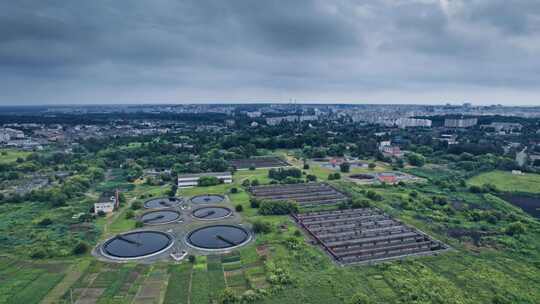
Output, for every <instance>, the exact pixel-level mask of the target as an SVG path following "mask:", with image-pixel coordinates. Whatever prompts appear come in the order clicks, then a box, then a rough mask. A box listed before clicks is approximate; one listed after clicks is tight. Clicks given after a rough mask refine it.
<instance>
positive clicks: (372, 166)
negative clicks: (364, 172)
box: [368, 163, 377, 170]
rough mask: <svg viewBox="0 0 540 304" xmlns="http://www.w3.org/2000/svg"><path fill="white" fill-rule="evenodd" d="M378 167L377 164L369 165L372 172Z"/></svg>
mask: <svg viewBox="0 0 540 304" xmlns="http://www.w3.org/2000/svg"><path fill="white" fill-rule="evenodd" d="M376 167H377V165H376V164H375V163H369V164H368V168H369V169H371V170H373V169H375V168H376Z"/></svg>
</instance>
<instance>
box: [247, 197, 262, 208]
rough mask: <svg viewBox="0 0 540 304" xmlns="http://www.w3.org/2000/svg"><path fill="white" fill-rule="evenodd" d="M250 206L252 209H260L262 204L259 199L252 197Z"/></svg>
mask: <svg viewBox="0 0 540 304" xmlns="http://www.w3.org/2000/svg"><path fill="white" fill-rule="evenodd" d="M249 204H250V206H251V208H259V207H260V205H261V202H260V201H259V200H258V199H256V198H254V197H252V198H251V199H250V200H249Z"/></svg>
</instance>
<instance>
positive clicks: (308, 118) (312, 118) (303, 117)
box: [300, 115, 319, 121]
mask: <svg viewBox="0 0 540 304" xmlns="http://www.w3.org/2000/svg"><path fill="white" fill-rule="evenodd" d="M318 119H319V117H318V116H317V115H301V116H300V121H316V120H318Z"/></svg>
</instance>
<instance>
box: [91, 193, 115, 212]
mask: <svg viewBox="0 0 540 304" xmlns="http://www.w3.org/2000/svg"><path fill="white" fill-rule="evenodd" d="M118 194H119V193H118V190H117V191H114V192H104V193H103V194H101V196H100V197H99V200H98V202H97V203H95V204H94V213H95V214H98V213H99V212H100V211H101V212H104V213H111V212H113V211H114V209H116V208H118V206H119V205H120V200H119V198H118Z"/></svg>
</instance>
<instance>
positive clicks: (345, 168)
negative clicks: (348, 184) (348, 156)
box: [339, 162, 351, 173]
mask: <svg viewBox="0 0 540 304" xmlns="http://www.w3.org/2000/svg"><path fill="white" fill-rule="evenodd" d="M339 171H341V172H343V173H347V172H349V171H351V164H349V163H347V162H345V163H342V164H341V165H339Z"/></svg>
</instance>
